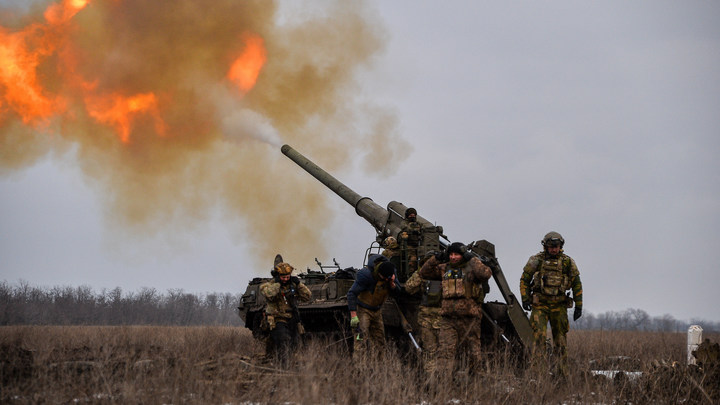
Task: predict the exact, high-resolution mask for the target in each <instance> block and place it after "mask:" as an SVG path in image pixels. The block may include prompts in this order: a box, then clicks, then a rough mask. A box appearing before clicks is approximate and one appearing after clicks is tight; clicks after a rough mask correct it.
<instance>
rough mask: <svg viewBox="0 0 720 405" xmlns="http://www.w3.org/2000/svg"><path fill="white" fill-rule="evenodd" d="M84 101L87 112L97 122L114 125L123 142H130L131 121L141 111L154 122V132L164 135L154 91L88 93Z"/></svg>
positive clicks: (163, 124) (163, 123) (164, 126)
mask: <svg viewBox="0 0 720 405" xmlns="http://www.w3.org/2000/svg"><path fill="white" fill-rule="evenodd" d="M85 103H86V109H87V112H88V114H90V116H91V117H93V118H95V119H96V120H97V121H98V122H101V123H104V124H108V125H111V126H113V127H115V129H116V130H117V132H118V134H119V137H120V141H122V142H123V143H129V142H130V131H131V130H132V123H133V121H134V120H135V117H136V116H137V115H138V114H141V113H147V114H150V116H152V118H153V119H154V122H155V132H156V133H157V134H158V135H165V130H166V125H165V121H163V119H162V116H161V115H160V111H159V109H158V103H157V97H155V94H154V93H143V94H136V95H133V96H129V97H126V96H122V95H120V94H109V95H99V96H98V95H88V96H87V97H86V98H85Z"/></svg>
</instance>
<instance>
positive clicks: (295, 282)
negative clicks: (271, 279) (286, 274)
mask: <svg viewBox="0 0 720 405" xmlns="http://www.w3.org/2000/svg"><path fill="white" fill-rule="evenodd" d="M290 282H291V283H293V284H295V285H298V284H300V279H299V278H297V277H296V276H292V277H290Z"/></svg>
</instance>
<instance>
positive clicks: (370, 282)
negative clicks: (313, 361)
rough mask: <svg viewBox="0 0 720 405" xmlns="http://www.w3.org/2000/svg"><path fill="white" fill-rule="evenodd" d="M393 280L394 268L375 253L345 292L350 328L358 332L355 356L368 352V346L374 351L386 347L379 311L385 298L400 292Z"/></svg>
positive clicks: (383, 257)
mask: <svg viewBox="0 0 720 405" xmlns="http://www.w3.org/2000/svg"><path fill="white" fill-rule="evenodd" d="M396 278H397V275H396V273H395V266H394V265H393V264H392V263H390V262H389V261H388V260H387V258H386V257H385V256H382V255H378V254H372V255H370V256H369V257H368V264H367V266H365V267H363V268H362V269H360V271H358V272H357V276H356V278H355V282H354V283H353V285H352V287H350V290H349V291H348V293H347V300H348V309H349V310H350V327H351V328H352V329H353V331H356V330H357V331H358V332H359V333H358V334H357V335H356V339H355V344H354V355H358V356H360V355H361V354H362V353H363V352H364V351H366V350H368V349H369V348H368V347H367V345H368V344H371V345H372V346H373V348H376V349H381V348H383V347H385V324H384V323H383V316H382V310H381V309H382V305H383V303H385V300H386V299H387V297H388V295H390V294H392V295H397V294H398V293H399V292H400V287H399V286H398V284H397V283H396V282H395V279H396ZM368 341H369V343H368Z"/></svg>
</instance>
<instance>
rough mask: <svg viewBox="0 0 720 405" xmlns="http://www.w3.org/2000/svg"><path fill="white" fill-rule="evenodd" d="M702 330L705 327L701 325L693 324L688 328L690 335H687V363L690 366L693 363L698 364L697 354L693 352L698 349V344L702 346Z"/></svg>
mask: <svg viewBox="0 0 720 405" xmlns="http://www.w3.org/2000/svg"><path fill="white" fill-rule="evenodd" d="M702 332H703V329H702V328H701V327H700V325H692V326H690V327H689V328H688V336H687V364H688V366H689V365H691V364H696V359H695V356H693V355H692V352H693V351H695V350H697V348H698V346H700V343H702Z"/></svg>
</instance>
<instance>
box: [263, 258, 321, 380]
mask: <svg viewBox="0 0 720 405" xmlns="http://www.w3.org/2000/svg"><path fill="white" fill-rule="evenodd" d="M293 270H294V268H293V267H292V266H291V265H290V264H288V263H284V262H280V263H278V264H277V265H275V268H274V269H273V271H272V272H271V274H272V276H273V279H272V280H271V281H268V282H266V283H263V284H261V285H260V293H261V294H262V295H263V296H264V297H265V300H266V301H267V305H266V306H265V322H266V323H267V329H268V330H269V331H270V340H271V342H272V343H273V345H274V347H275V351H276V355H277V358H278V360H279V362H280V364H281V366H283V367H287V364H288V361H289V358H290V350H291V347H292V345H293V343H294V342H295V341H296V340H297V337H298V335H299V332H302V325H301V324H300V319H299V313H298V308H297V301H298V300H300V301H305V302H307V301H310V298H311V297H312V293H311V292H310V289H309V288H307V286H306V285H305V284H303V283H301V282H300V279H299V278H297V277H294V276H292V275H291V274H292V271H293ZM266 349H267V348H266Z"/></svg>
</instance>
